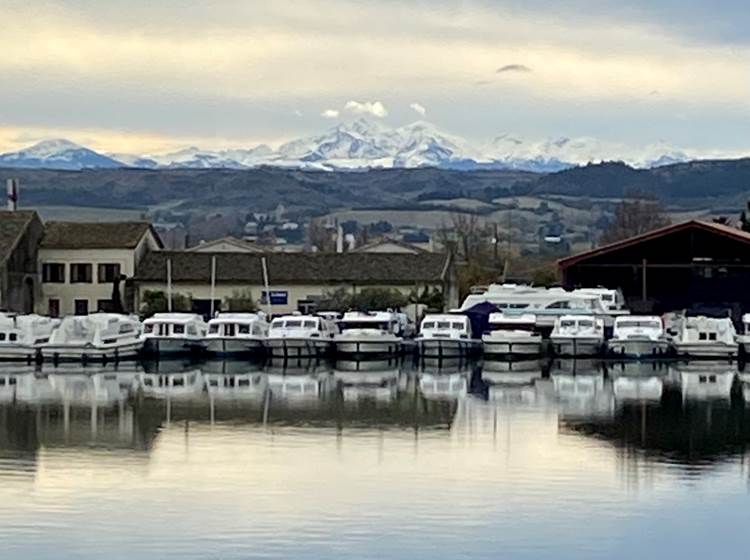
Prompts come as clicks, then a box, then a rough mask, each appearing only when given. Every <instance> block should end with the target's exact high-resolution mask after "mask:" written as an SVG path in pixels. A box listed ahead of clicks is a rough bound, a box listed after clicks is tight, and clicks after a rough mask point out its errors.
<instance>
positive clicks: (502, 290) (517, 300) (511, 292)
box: [459, 284, 627, 332]
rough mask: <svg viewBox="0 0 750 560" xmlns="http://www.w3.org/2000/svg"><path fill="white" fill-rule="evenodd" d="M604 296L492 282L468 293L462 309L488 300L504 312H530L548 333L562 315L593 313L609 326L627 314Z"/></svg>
mask: <svg viewBox="0 0 750 560" xmlns="http://www.w3.org/2000/svg"><path fill="white" fill-rule="evenodd" d="M610 291H611V290H606V292H610ZM602 297H603V293H602V290H592V289H588V290H584V289H581V290H572V291H567V290H564V289H562V288H541V287H533V286H523V285H518V284H491V285H490V286H488V288H487V290H486V291H484V292H482V293H479V294H470V295H468V296H467V297H466V299H465V300H464V302H463V304H462V305H461V307H460V309H459V310H460V311H467V310H469V309H471V308H472V307H473V306H475V305H477V304H481V303H485V302H486V303H490V304H492V305H494V306H495V307H496V308H497V309H498V310H499V311H501V312H511V313H531V314H533V315H534V317H535V319H536V327H537V329H541V330H543V331H545V332H549V330H550V329H551V328H552V327H553V326H554V323H555V321H556V320H557V319H558V318H560V317H561V316H562V315H587V316H590V315H593V316H594V317H596V318H599V319H602V320H603V321H604V324H605V326H607V327H610V326H612V324H613V323H614V316H615V315H622V314H626V313H627V311H626V310H624V309H612V308H611V306H610V305H609V303H608V304H607V305H605V303H604V301H603V300H602Z"/></svg>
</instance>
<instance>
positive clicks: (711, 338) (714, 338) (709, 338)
mask: <svg viewBox="0 0 750 560" xmlns="http://www.w3.org/2000/svg"><path fill="white" fill-rule="evenodd" d="M708 340H716V333H715V332H712V333H708Z"/></svg>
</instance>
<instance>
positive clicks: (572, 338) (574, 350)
mask: <svg viewBox="0 0 750 560" xmlns="http://www.w3.org/2000/svg"><path fill="white" fill-rule="evenodd" d="M550 342H551V343H552V349H553V352H554V353H555V354H556V355H558V356H597V355H599V354H600V353H601V351H602V348H603V346H604V322H603V321H602V320H601V319H598V318H596V317H593V316H585V315H563V316H562V317H560V318H559V319H558V320H557V321H556V322H555V327H554V329H553V330H552V335H551V336H550Z"/></svg>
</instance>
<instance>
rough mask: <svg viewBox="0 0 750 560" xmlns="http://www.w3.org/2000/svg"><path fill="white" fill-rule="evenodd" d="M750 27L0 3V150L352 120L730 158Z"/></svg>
mask: <svg viewBox="0 0 750 560" xmlns="http://www.w3.org/2000/svg"><path fill="white" fill-rule="evenodd" d="M749 28H750V10H748V9H747V5H746V1H745V0H712V1H708V0H705V1H704V0H679V1H678V0H628V1H627V2H625V1H623V0H619V1H615V0H596V1H584V0H567V1H566V0H554V1H553V0H523V1H509V0H456V1H448V0H429V1H421V0H418V1H411V2H407V1H404V0H348V1H343V0H294V1H287V2H269V1H261V0H212V1H205V2H189V3H188V2H184V1H178V0H158V1H154V0H149V1H144V0H128V1H127V2H125V1H124V0H123V1H114V0H58V1H54V2H53V1H46V0H33V1H29V0H0V30H1V33H0V36H1V37H2V49H1V50H0V86H2V87H0V151H11V150H15V149H19V148H21V147H23V146H26V145H29V144H31V143H34V142H36V141H39V140H42V139H45V138H60V137H62V138H68V139H70V140H73V141H75V142H79V143H82V144H85V145H87V146H90V147H92V148H94V149H97V150H100V151H107V152H114V153H118V152H131V153H157V152H160V151H169V150H173V149H179V148H182V147H186V146H190V145H197V146H200V147H203V148H206V149H216V148H222V147H226V148H231V147H252V146H254V145H256V144H259V143H268V144H270V145H272V146H276V145H278V144H279V143H281V142H284V141H287V140H290V139H293V138H297V137H300V136H303V135H308V134H312V133H317V132H321V131H323V130H325V129H327V128H329V127H331V126H333V125H335V124H336V123H337V122H338V121H340V120H342V119H344V120H345V119H349V118H354V117H356V116H362V115H365V116H367V117H368V118H371V119H374V120H379V121H382V122H383V123H385V124H387V125H391V126H398V125H403V124H407V123H409V122H412V121H414V120H418V119H423V120H427V121H429V122H432V123H434V124H435V125H436V126H438V127H440V128H442V129H444V130H446V131H449V132H451V133H454V134H457V135H460V136H463V137H465V138H467V139H469V140H470V141H472V142H475V143H482V142H488V141H490V140H492V139H493V138H494V137H496V136H499V135H502V134H508V133H510V134H514V135H518V136H521V137H523V138H528V139H543V138H548V137H559V136H570V137H593V138H597V139H601V140H603V141H607V142H616V143H622V144H624V145H629V146H639V145H646V144H654V143H665V144H667V145H671V146H676V147H680V148H691V149H694V150H698V151H702V152H705V153H716V154H726V155H741V154H745V153H750V33H748V31H747V30H748V29H749Z"/></svg>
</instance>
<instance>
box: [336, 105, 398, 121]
mask: <svg viewBox="0 0 750 560" xmlns="http://www.w3.org/2000/svg"><path fill="white" fill-rule="evenodd" d="M344 110H346V111H349V112H351V113H354V114H356V115H372V116H373V117H378V118H379V119H382V118H383V117H385V116H386V115H388V109H386V108H385V105H383V103H381V102H380V101H363V102H359V101H347V102H346V105H344Z"/></svg>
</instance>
